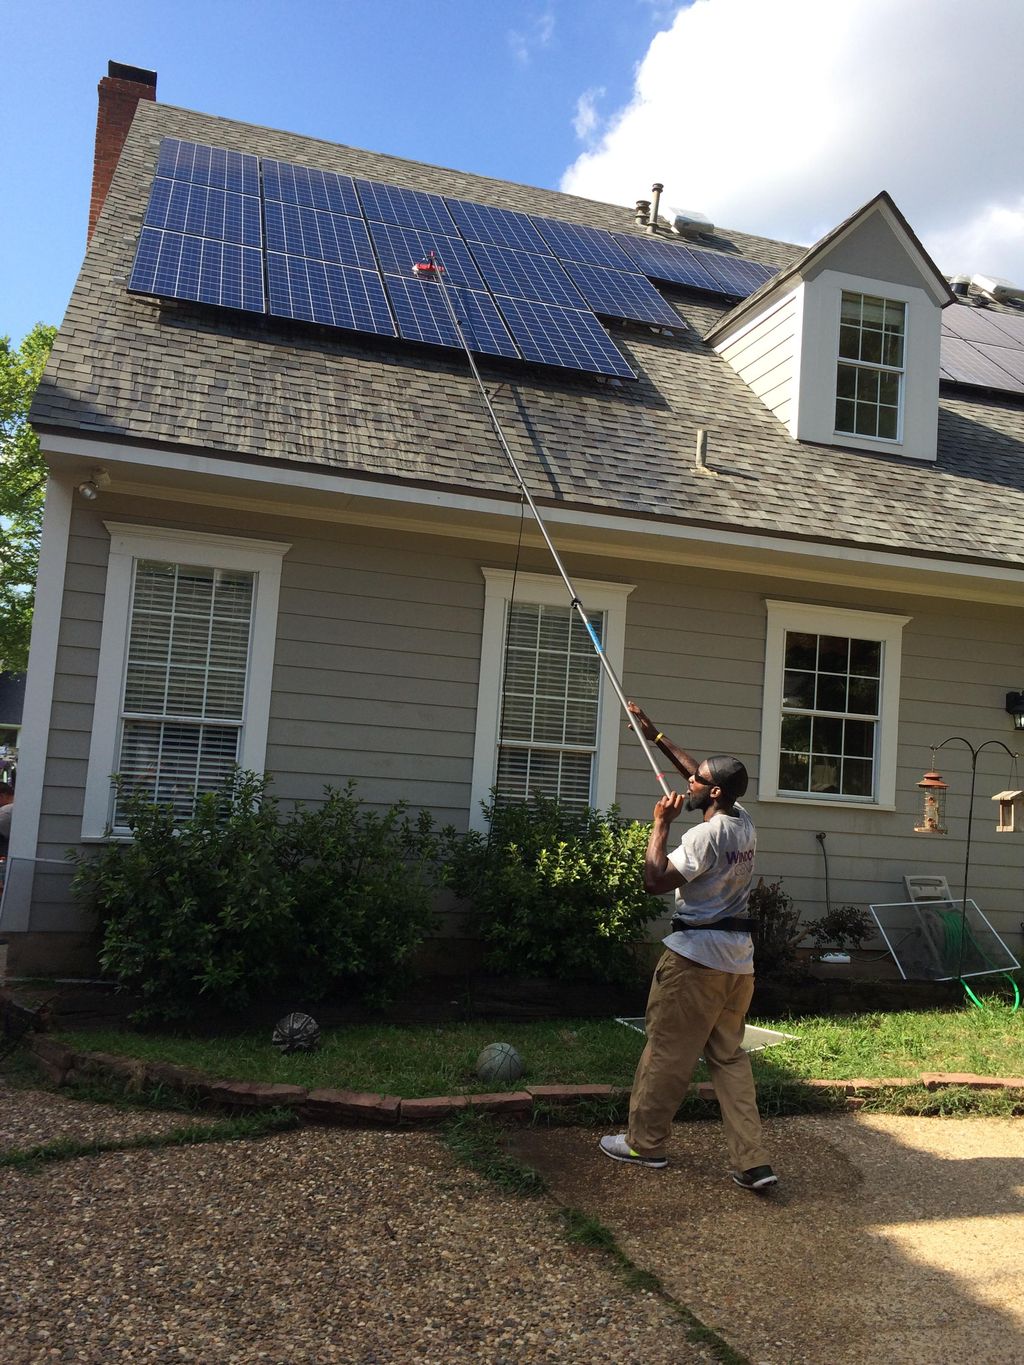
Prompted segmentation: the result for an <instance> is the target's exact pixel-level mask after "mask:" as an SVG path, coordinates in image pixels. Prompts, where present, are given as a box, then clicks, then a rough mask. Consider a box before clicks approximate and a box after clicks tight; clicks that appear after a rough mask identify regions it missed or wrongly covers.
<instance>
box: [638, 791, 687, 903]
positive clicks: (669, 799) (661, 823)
mask: <svg viewBox="0 0 1024 1365" xmlns="http://www.w3.org/2000/svg"><path fill="white" fill-rule="evenodd" d="M682 808H683V798H682V797H681V796H680V795H679V793H678V792H673V793H672V795H671V796H663V797H662V798H661V800H660V801H659V802H658V804H657V805H656V806H655V807H654V824H653V825H652V827H651V834H650V838H649V839H648V840H647V857H646V858H645V859H644V890H645V891H647V892H648V893H649V894H650V895H652V896H660V895H662V893H663V892H665V891H675V890H676V888H677V887H680V886H685V885H686V878H685V877H684V876H683V875H682V873H681V872H677V871H676V869H675V868H674V867H673V866H672V864H671V863H670V862H669V860H668V833H669V830H670V829H671V828H672V821H673V820H674V819H675V818H676V816H677V815H678V814H679V812H680V811H681V810H682Z"/></svg>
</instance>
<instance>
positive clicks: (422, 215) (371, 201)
mask: <svg viewBox="0 0 1024 1365" xmlns="http://www.w3.org/2000/svg"><path fill="white" fill-rule="evenodd" d="M356 189H357V190H358V192H359V198H360V200H361V201H362V205H363V212H364V213H365V214H366V216H367V218H368V219H369V220H370V222H371V223H391V224H393V225H394V226H395V227H409V228H421V229H422V230H423V231H425V232H440V233H441V235H442V236H445V237H454V236H455V234H456V231H457V229H456V227H455V224H454V223H453V222H452V216H451V214H450V213H449V212H448V210H447V209H446V208H445V204H444V200H443V199H442V198H441V196H440V195H439V194H427V193H425V191H423V190H404V189H401V188H400V187H399V186H398V185H379V184H378V183H377V182H376V181H375V180H357V181H356Z"/></svg>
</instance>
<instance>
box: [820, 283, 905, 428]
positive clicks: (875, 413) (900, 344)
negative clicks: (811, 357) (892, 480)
mask: <svg viewBox="0 0 1024 1365" xmlns="http://www.w3.org/2000/svg"><path fill="white" fill-rule="evenodd" d="M906 313H907V306H906V304H905V303H896V302H894V301H893V300H892V299H883V298H878V297H876V296H875V295H872V294H855V293H852V292H850V291H849V290H846V289H844V290H843V296H842V304H841V308H840V317H839V366H838V370H837V373H836V431H839V432H849V433H850V434H851V435H856V436H875V437H878V438H880V439H881V440H886V441H897V440H899V439H900V409H901V406H902V403H901V399H902V392H903V350H904V341H905V336H906Z"/></svg>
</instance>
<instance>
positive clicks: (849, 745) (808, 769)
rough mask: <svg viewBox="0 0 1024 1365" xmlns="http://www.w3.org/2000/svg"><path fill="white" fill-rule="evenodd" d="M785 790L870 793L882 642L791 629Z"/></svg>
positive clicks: (782, 758)
mask: <svg viewBox="0 0 1024 1365" xmlns="http://www.w3.org/2000/svg"><path fill="white" fill-rule="evenodd" d="M784 666H785V676H784V682H783V693H782V732H781V743H780V754H779V790H780V791H781V792H818V793H823V794H829V795H840V796H859V797H871V796H873V795H874V792H875V744H876V733H877V728H878V715H879V703H880V700H881V696H880V693H881V672H882V645H881V641H879V640H859V639H854V638H850V637H847V636H842V635H813V634H809V633H806V632H803V631H792V630H787V631H786V637H785V654H784Z"/></svg>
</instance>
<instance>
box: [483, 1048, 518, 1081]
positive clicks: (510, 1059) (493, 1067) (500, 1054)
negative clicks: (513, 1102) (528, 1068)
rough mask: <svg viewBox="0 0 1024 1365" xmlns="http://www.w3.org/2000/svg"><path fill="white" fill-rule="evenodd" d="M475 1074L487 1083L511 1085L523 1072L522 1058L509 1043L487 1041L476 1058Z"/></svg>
mask: <svg viewBox="0 0 1024 1365" xmlns="http://www.w3.org/2000/svg"><path fill="white" fill-rule="evenodd" d="M476 1074H477V1075H478V1076H479V1077H480V1079H481V1080H482V1081H486V1082H487V1083H488V1084H489V1085H511V1084H512V1082H513V1081H517V1080H518V1079H519V1077H520V1076H521V1075H522V1074H523V1059H522V1057H520V1055H519V1053H518V1052H517V1051H516V1050H515V1048H514V1047H513V1046H512V1044H511V1043H488V1044H487V1046H486V1047H485V1048H484V1050H483V1052H481V1054H480V1056H479V1057H478V1058H477V1059H476Z"/></svg>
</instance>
